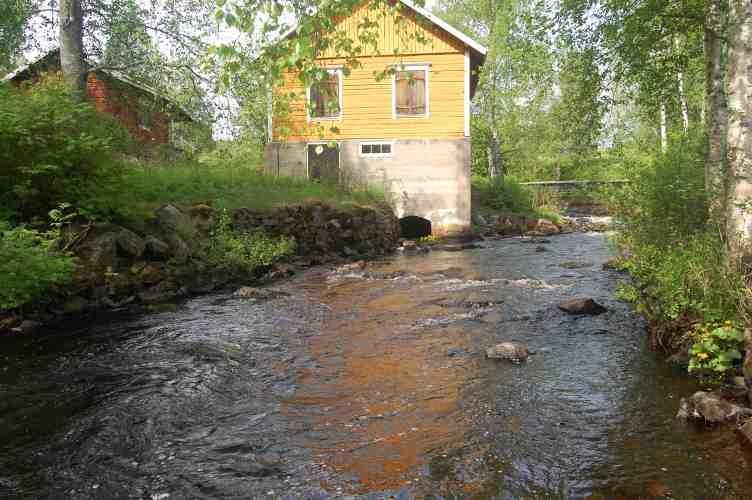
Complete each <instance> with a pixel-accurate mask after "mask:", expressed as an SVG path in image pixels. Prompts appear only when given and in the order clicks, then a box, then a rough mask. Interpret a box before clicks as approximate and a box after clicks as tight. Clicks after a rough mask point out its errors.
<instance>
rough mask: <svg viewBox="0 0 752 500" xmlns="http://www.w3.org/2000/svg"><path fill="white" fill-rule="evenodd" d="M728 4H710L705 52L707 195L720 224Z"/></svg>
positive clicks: (712, 214) (713, 0)
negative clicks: (724, 44) (724, 57)
mask: <svg viewBox="0 0 752 500" xmlns="http://www.w3.org/2000/svg"><path fill="white" fill-rule="evenodd" d="M726 10H727V4H726V2H725V0H708V3H707V7H706V16H705V26H704V51H705V109H706V112H705V120H706V123H705V128H706V130H707V137H708V139H707V141H708V151H707V157H706V159H705V191H706V192H707V194H708V200H709V210H710V218H711V220H713V221H714V222H716V223H720V222H721V219H722V217H723V207H724V202H725V201H724V198H725V192H724V191H725V188H724V177H725V171H724V165H725V159H726V133H727V131H726V129H727V126H728V110H727V108H726V89H725V78H724V76H725V75H724V73H725V68H724V61H723V37H724V35H725V31H726V29H725V23H726V18H725V16H726V14H725V13H726Z"/></svg>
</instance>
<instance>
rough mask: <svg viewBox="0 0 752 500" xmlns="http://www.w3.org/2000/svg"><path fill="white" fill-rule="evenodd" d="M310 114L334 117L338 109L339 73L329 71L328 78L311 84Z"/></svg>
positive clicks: (317, 116) (319, 116) (338, 111)
mask: <svg viewBox="0 0 752 500" xmlns="http://www.w3.org/2000/svg"><path fill="white" fill-rule="evenodd" d="M310 95H311V102H310V107H311V116H313V117H316V118H322V117H334V116H338V115H339V113H340V109H339V73H331V74H329V76H328V78H326V79H325V80H323V81H321V82H319V83H318V84H315V85H311V92H310Z"/></svg>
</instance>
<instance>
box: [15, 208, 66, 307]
mask: <svg viewBox="0 0 752 500" xmlns="http://www.w3.org/2000/svg"><path fill="white" fill-rule="evenodd" d="M57 240H58V232H57V231H49V232H40V231H35V230H33V229H29V228H26V227H23V226H20V227H15V228H11V227H10V226H9V225H8V224H7V223H0V282H1V283H2V284H3V285H2V287H0V310H4V309H15V308H17V307H20V306H23V305H24V304H28V303H31V302H34V301H37V300H40V299H42V298H43V297H44V296H45V295H46V294H47V293H48V292H49V290H50V289H51V288H54V287H56V286H61V285H65V284H66V283H68V282H70V280H71V278H72V276H73V272H74V271H75V269H76V263H75V258H74V257H72V256H71V255H70V254H68V253H65V252H60V251H58V250H56V248H55V245H56V242H57Z"/></svg>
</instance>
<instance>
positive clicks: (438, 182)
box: [265, 0, 486, 236]
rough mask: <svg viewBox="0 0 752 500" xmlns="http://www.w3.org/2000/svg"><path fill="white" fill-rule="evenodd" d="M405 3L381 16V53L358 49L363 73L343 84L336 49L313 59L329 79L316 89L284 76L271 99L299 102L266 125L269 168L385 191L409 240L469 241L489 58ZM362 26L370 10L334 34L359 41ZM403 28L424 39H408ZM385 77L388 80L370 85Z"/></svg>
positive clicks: (363, 8)
mask: <svg viewBox="0 0 752 500" xmlns="http://www.w3.org/2000/svg"><path fill="white" fill-rule="evenodd" d="M399 3H400V4H402V5H401V8H400V9H399V10H395V9H384V10H382V12H381V15H379V16H378V17H377V19H378V22H379V23H380V25H379V29H378V33H379V39H378V44H377V45H378V46H377V47H373V46H372V45H370V44H369V45H367V46H364V47H362V55H359V56H358V61H359V63H360V65H359V67H357V68H355V69H353V70H352V71H351V72H350V73H349V74H348V75H347V76H345V75H344V73H343V70H342V68H343V66H344V63H345V61H344V59H343V58H342V55H341V54H339V55H338V54H337V53H335V52H334V51H333V50H331V49H328V50H327V51H326V52H325V53H323V54H322V55H321V56H320V57H318V58H317V61H318V62H319V63H320V64H321V65H322V66H323V67H325V68H326V69H327V72H328V74H329V78H328V79H326V80H325V81H324V82H322V83H321V84H319V85H317V86H316V87H315V88H308V89H305V88H302V84H301V82H300V80H299V79H298V78H297V75H295V74H293V73H288V74H286V75H285V80H284V82H285V83H284V85H283V88H278V89H275V93H276V94H277V95H279V93H280V92H281V93H284V94H289V93H295V94H296V95H299V96H301V97H300V98H299V99H298V100H297V101H295V102H292V103H290V105H289V109H288V112H287V113H285V115H284V116H280V117H270V136H271V137H270V139H271V140H270V142H269V145H268V146H267V149H266V158H265V163H266V165H265V168H266V169H267V171H268V172H269V173H272V174H275V175H292V176H301V177H309V178H312V179H321V180H327V179H328V180H332V181H338V182H344V183H350V184H357V185H361V186H362V185H363V184H368V185H371V186H376V187H378V188H380V189H382V188H383V189H384V190H385V192H386V193H387V195H388V197H389V199H390V201H391V203H392V204H393V206H394V207H395V211H396V214H397V216H398V217H400V218H402V219H403V221H404V222H406V224H405V225H404V226H403V227H404V228H405V231H406V232H407V233H416V234H407V236H419V235H421V233H422V234H435V235H443V234H451V233H461V232H465V231H467V230H469V228H470V218H471V215H470V209H471V207H470V102H471V100H472V98H473V95H474V93H475V88H476V86H477V81H478V77H477V75H478V69H479V67H480V65H482V64H483V62H484V59H485V55H486V48H485V47H483V46H482V45H481V44H479V43H477V42H476V41H474V40H472V39H471V38H469V37H468V36H466V35H464V34H463V33H461V32H460V31H458V30H457V29H455V28H453V27H452V26H450V25H449V24H447V23H446V22H444V21H443V20H441V19H440V18H439V17H437V16H435V15H433V14H432V13H430V12H429V11H427V10H425V9H423V8H420V7H418V6H416V5H414V4H412V3H411V2H409V1H406V0H400V1H399ZM366 16H369V19H371V20H373V17H374V16H373V13H372V11H370V10H369V7H368V5H367V2H364V3H363V4H361V5H360V7H358V8H356V9H354V11H353V12H352V13H351V15H349V16H348V17H346V18H344V19H342V20H341V21H340V23H339V26H338V29H344V30H346V31H347V32H348V33H349V34H351V38H352V39H357V33H358V26H359V25H360V23H362V22H363V19H364V17H366ZM397 16H400V17H401V18H402V19H400V20H399V21H398V20H397V19H396V17H397ZM406 26H407V27H408V30H413V31H414V32H417V33H418V34H419V36H410V37H405V36H404V33H405V29H406V28H405V27H406ZM289 36H295V32H294V30H293V31H292V32H291V33H290V34H289ZM389 68H392V70H391V71H389V72H388V74H389V77H387V78H384V79H381V80H377V79H376V78H375V77H374V74H375V73H378V72H382V73H385V74H386V73H387V72H385V70H387V69H389ZM303 96H305V97H303ZM408 222H410V223H408ZM415 222H417V224H412V223H415Z"/></svg>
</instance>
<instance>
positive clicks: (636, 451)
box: [0, 234, 752, 499]
mask: <svg viewBox="0 0 752 500" xmlns="http://www.w3.org/2000/svg"><path fill="white" fill-rule="evenodd" d="M546 247H547V250H548V251H546V252H542V253H539V252H536V251H535V245H530V244H526V243H523V242H522V241H521V240H520V239H509V240H502V241H495V242H487V243H486V244H485V248H480V249H475V250H469V251H465V252H433V253H431V254H429V255H417V256H402V257H393V258H389V259H385V260H384V261H382V262H378V263H373V264H371V265H369V266H368V267H367V269H365V270H361V271H357V272H351V273H349V274H348V275H337V274H332V273H330V272H328V271H327V270H321V269H319V270H311V271H309V272H306V273H304V274H302V275H300V276H296V277H295V278H293V279H291V280H289V281H287V282H281V283H278V284H277V285H275V288H278V289H280V290H281V291H284V292H287V295H283V296H280V297H278V298H275V299H273V300H270V301H266V302H254V301H248V300H242V299H238V298H233V297H231V296H228V295H216V296H210V297H203V298H199V299H195V300H191V301H189V302H187V303H185V304H182V305H181V306H180V307H179V308H178V309H177V311H174V312H167V313H162V314H156V315H151V316H146V317H141V318H119V319H118V318H109V319H106V318H105V319H102V320H100V321H98V322H95V323H93V324H84V325H80V324H79V325H68V326H66V327H65V328H60V329H58V330H56V331H51V332H49V333H48V334H46V335H39V336H33V337H14V338H2V339H0V497H3V498H40V497H41V498H290V499H297V498H331V497H344V496H348V495H356V496H357V495H363V496H364V497H367V498H384V497H389V496H394V497H397V498H413V497H418V498H502V499H507V498H508V499H517V498H593V499H600V498H604V499H606V498H607V499H612V498H651V497H652V498H660V497H667V498H668V497H670V498H688V499H692V498H697V499H705V498H749V497H750V496H749V493H748V492H749V491H752V470H751V469H750V464H752V455H751V454H750V451H749V449H748V448H746V447H744V446H743V444H742V442H741V440H740V439H739V437H738V436H737V435H736V434H735V433H734V432H733V430H732V429H729V428H718V429H710V430H707V429H700V428H696V427H693V426H683V425H681V424H679V423H677V422H675V421H674V419H673V415H674V413H675V411H676V407H677V402H678V398H680V397H681V396H684V395H686V394H689V393H691V392H692V391H694V390H696V389H697V387H696V386H695V385H694V383H693V382H692V381H691V380H689V379H687V378H686V377H684V376H683V375H682V374H681V373H678V372H676V371H673V370H672V369H671V368H669V367H668V366H666V365H665V364H664V363H662V362H661V361H660V360H659V359H657V358H656V356H655V355H654V354H653V353H652V352H650V351H649V350H648V348H647V346H646V342H645V338H644V337H645V336H644V328H643V325H642V323H641V321H640V320H639V319H637V318H636V317H635V316H634V315H633V314H632V313H631V312H630V310H629V308H628V307H627V306H626V305H625V304H623V303H620V302H618V301H617V300H616V299H615V298H614V295H613V293H614V289H615V287H616V283H617V280H618V279H619V276H618V275H616V274H614V273H611V272H604V271H602V270H601V269H600V266H599V264H600V262H602V261H603V260H605V258H606V257H607V256H608V246H607V244H606V241H605V239H604V237H603V236H601V235H591V234H573V235H564V236H559V237H555V238H552V239H551V243H549V244H547V245H546ZM579 295H587V296H591V297H593V298H595V299H596V300H597V301H598V302H600V303H602V304H604V305H606V306H607V307H608V308H609V312H607V313H605V314H602V315H600V316H597V317H571V316H567V315H565V314H564V313H562V312H561V311H559V310H558V309H557V308H556V305H557V304H558V303H559V302H561V301H563V300H565V299H567V298H570V297H573V296H579ZM505 340H517V341H522V342H526V343H528V344H529V345H530V346H531V348H533V349H534V350H536V351H537V354H536V355H535V356H532V357H531V360H530V362H528V363H525V364H521V365H513V364H508V363H503V362H498V361H493V360H486V359H485V358H484V356H483V352H484V350H485V348H486V347H488V346H490V345H493V344H495V343H498V342H501V341H505ZM167 495H169V497H168V496H167Z"/></svg>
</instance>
